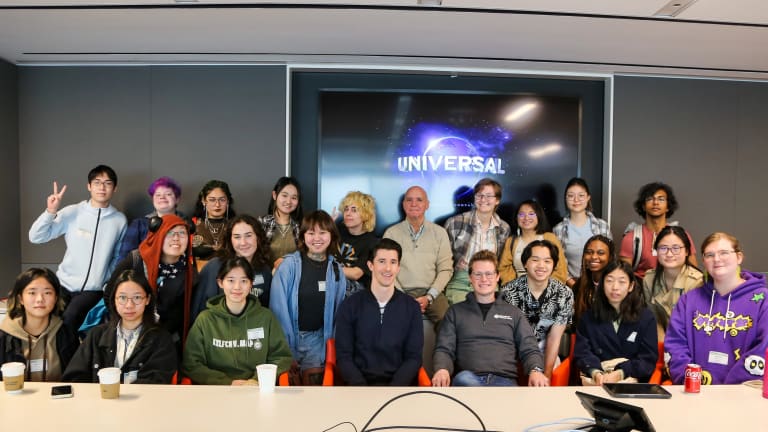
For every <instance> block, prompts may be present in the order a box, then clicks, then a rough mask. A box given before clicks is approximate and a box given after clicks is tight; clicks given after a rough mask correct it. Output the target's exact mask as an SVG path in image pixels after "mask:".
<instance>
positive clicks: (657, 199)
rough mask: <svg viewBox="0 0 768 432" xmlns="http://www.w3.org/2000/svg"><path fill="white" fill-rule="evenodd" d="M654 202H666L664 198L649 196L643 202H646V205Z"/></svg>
mask: <svg viewBox="0 0 768 432" xmlns="http://www.w3.org/2000/svg"><path fill="white" fill-rule="evenodd" d="M654 201H656V202H658V203H665V202H667V197H664V196H649V197H648V198H646V199H645V202H647V203H649V202H654Z"/></svg>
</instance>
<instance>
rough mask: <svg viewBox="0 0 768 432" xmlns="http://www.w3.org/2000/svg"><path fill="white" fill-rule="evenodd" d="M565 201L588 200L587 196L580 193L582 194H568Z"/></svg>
mask: <svg viewBox="0 0 768 432" xmlns="http://www.w3.org/2000/svg"><path fill="white" fill-rule="evenodd" d="M565 199H566V200H568V201H584V200H585V199H587V194H585V193H580V194H568V195H566V196H565Z"/></svg>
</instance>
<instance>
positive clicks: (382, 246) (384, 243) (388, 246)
mask: <svg viewBox="0 0 768 432" xmlns="http://www.w3.org/2000/svg"><path fill="white" fill-rule="evenodd" d="M380 250H393V251H395V252H397V261H398V262H399V261H400V260H401V259H403V248H402V246H400V243H398V242H396V241H394V240H392V239H390V238H383V239H381V240H379V242H378V243H376V245H375V246H373V249H371V252H369V253H368V261H370V262H373V260H374V258H376V253H378V252H379V251H380Z"/></svg>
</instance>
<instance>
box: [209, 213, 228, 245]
mask: <svg viewBox="0 0 768 432" xmlns="http://www.w3.org/2000/svg"><path fill="white" fill-rule="evenodd" d="M205 228H206V229H207V230H208V232H210V233H211V237H212V238H213V247H214V248H215V249H218V248H219V245H220V244H221V235H222V234H223V233H222V228H224V221H221V222H216V223H215V226H214V224H213V223H211V221H210V220H209V219H208V218H205Z"/></svg>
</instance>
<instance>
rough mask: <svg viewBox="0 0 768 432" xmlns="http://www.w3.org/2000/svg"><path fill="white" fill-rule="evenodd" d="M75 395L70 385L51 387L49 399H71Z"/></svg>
mask: <svg viewBox="0 0 768 432" xmlns="http://www.w3.org/2000/svg"><path fill="white" fill-rule="evenodd" d="M74 395H75V393H74V391H73V390H72V386H71V385H60V386H53V387H51V397H52V398H54V399H63V398H71V397H72V396H74Z"/></svg>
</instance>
